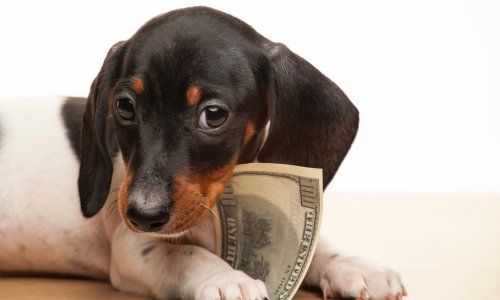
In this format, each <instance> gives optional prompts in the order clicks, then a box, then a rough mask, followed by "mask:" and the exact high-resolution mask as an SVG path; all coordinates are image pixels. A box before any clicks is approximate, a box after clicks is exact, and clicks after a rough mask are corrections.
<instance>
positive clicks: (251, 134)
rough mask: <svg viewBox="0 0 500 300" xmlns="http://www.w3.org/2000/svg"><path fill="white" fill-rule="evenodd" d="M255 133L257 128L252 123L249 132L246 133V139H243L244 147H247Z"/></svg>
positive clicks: (249, 123)
mask: <svg viewBox="0 0 500 300" xmlns="http://www.w3.org/2000/svg"><path fill="white" fill-rule="evenodd" d="M254 133H255V126H254V125H253V124H252V122H248V125H247V130H246V132H245V138H244V139H243V145H246V143H248V141H249V140H250V139H251V138H252V136H253V134H254Z"/></svg>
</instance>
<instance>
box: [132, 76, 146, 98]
mask: <svg viewBox="0 0 500 300" xmlns="http://www.w3.org/2000/svg"><path fill="white" fill-rule="evenodd" d="M133 89H134V92H135V93H136V94H137V95H140V94H142V91H143V90H144V82H143V81H142V79H140V78H139V77H137V78H136V79H134V87H133Z"/></svg>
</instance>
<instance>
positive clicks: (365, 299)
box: [360, 288, 370, 300]
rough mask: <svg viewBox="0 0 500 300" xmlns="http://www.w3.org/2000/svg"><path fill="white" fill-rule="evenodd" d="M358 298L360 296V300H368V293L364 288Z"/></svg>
mask: <svg viewBox="0 0 500 300" xmlns="http://www.w3.org/2000/svg"><path fill="white" fill-rule="evenodd" d="M360 296H361V299H362V300H368V299H370V295H369V294H368V291H367V290H366V288H363V289H362V290H361V293H360Z"/></svg>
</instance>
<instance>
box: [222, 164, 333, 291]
mask: <svg viewBox="0 0 500 300" xmlns="http://www.w3.org/2000/svg"><path fill="white" fill-rule="evenodd" d="M322 179H323V175H322V170H321V169H311V168H304V167H298V166H291V165H279V164H260V163H259V164H246V165H239V166H236V167H235V169H234V172H233V178H232V179H231V181H230V182H229V183H228V184H227V185H226V187H225V190H224V193H223V194H222V195H221V197H220V199H219V201H218V203H217V205H216V207H217V209H216V214H217V218H216V219H217V220H216V226H215V227H216V234H217V255H219V256H220V257H221V258H222V259H224V260H225V261H226V262H227V263H228V264H229V265H231V266H232V267H233V268H235V269H237V270H242V271H244V272H245V273H247V274H248V275H250V276H251V277H252V278H255V279H261V280H262V281H264V283H265V284H266V287H267V289H268V293H269V296H270V298H271V299H280V300H283V299H291V298H292V297H293V295H294V294H295V292H296V291H297V289H298V288H299V286H300V283H301V282H302V280H303V279H304V276H305V274H306V272H307V269H308V268H309V265H310V263H311V260H312V257H313V254H314V251H315V249H316V245H317V241H318V236H319V231H320V227H321V218H322V207H323V188H322V187H323V180H322Z"/></svg>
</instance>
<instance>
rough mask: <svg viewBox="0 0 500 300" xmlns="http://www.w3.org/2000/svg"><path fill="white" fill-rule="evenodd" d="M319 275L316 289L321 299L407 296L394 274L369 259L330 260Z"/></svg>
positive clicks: (393, 299)
mask: <svg viewBox="0 0 500 300" xmlns="http://www.w3.org/2000/svg"><path fill="white" fill-rule="evenodd" d="M322 273H323V274H322V275H321V279H320V282H319V285H320V288H321V289H322V290H323V295H324V297H325V299H326V297H330V298H333V297H338V296H340V297H342V298H353V299H356V300H361V299H363V300H366V299H370V300H381V299H384V300H401V299H402V298H403V296H406V295H407V292H406V290H405V288H404V286H403V281H402V280H401V275H400V274H399V272H398V271H396V270H394V269H392V268H389V267H386V266H384V265H382V264H381V263H379V262H377V261H374V260H371V259H369V258H365V257H359V256H349V255H338V256H334V257H332V258H330V259H329V261H328V262H326V268H325V269H324V272H322Z"/></svg>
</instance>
